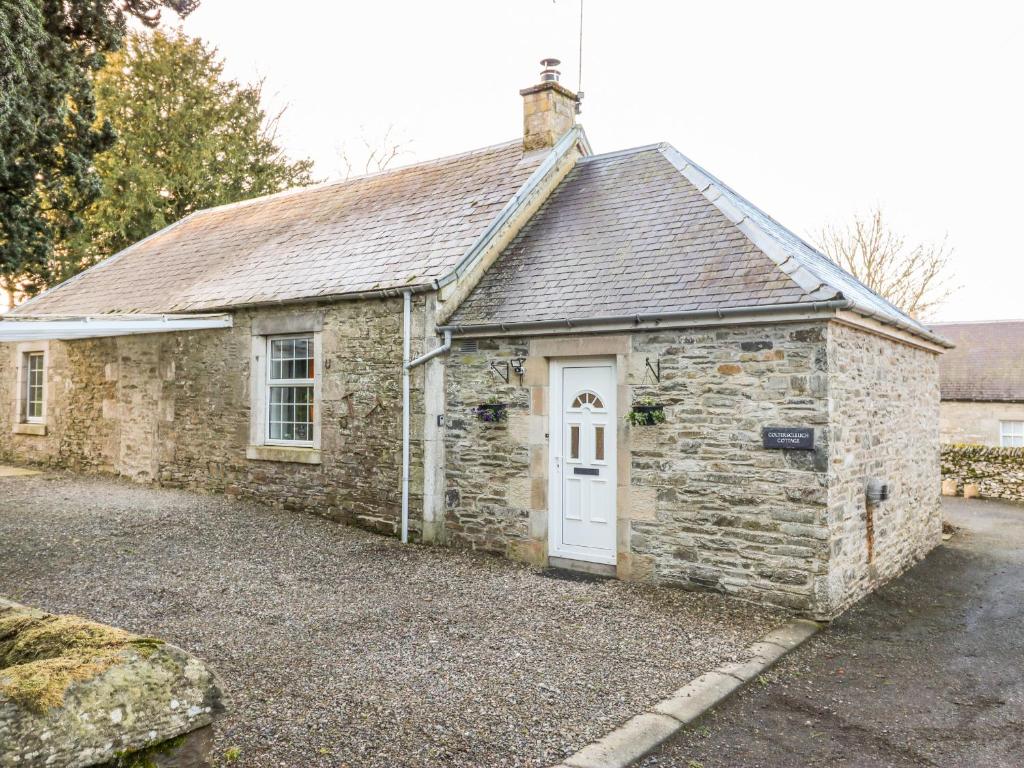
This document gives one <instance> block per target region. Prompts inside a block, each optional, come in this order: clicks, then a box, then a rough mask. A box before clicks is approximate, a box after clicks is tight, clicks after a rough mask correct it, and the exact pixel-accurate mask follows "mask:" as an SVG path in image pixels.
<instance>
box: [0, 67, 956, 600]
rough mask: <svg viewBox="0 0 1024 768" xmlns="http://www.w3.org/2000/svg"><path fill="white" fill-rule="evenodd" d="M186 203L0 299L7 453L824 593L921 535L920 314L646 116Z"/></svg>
mask: <svg viewBox="0 0 1024 768" xmlns="http://www.w3.org/2000/svg"><path fill="white" fill-rule="evenodd" d="M521 93H522V96H523V99H524V134H523V136H522V137H520V138H517V139H515V140H514V141H511V142H508V143H505V144H501V145H497V146H493V147H488V148H485V149H481V150H476V151H473V152H467V153H465V154H462V155H457V156H454V157H448V158H442V159H439V160H434V161H430V162H426V163H420V164H418V165H413V166H410V167H407V168H402V169H399V170H395V171H388V172H384V173H380V174H376V175H373V176H367V177H363V178H358V179H352V180H349V181H345V182H338V183H331V184H325V185H321V186H318V187H313V188H309V189H302V190H296V191H294V192H288V193H284V194H279V195H274V196H270V197H266V198H260V199H256V200H252V201H247V202H243V203H238V204H235V205H230V206H225V207H221V208H214V209H211V210H206V211H199V212H197V213H194V214H192V215H190V216H188V217H187V218H185V219H183V220H182V221H180V222H178V223H176V224H174V225H172V226H170V227H167V228H166V229H164V230H162V231H160V232H157V233H156V234H154V235H152V236H151V237H149V238H147V239H145V240H143V241H141V242H139V243H137V244H135V245H133V246H131V247H130V248H128V249H126V250H124V251H122V252H121V253H119V254H117V255H115V256H113V257H111V258H110V259H108V260H107V261H105V262H103V263H101V264H99V265H97V266H96V267H93V268H92V269H90V270H88V271H86V272H84V273H82V274H81V275H79V276H77V277H75V278H73V279H72V280H70V281H68V282H66V283H64V284H62V285H60V286H57V287H55V288H53V289H51V290H50V291H48V292H46V293H45V294H43V295H42V296H40V297H38V298H36V299H33V300H31V301H29V302H27V303H25V304H24V305H22V306H21V307H19V308H18V309H17V310H16V311H15V312H14V313H13V315H9V316H7V318H6V319H5V320H4V321H3V322H0V340H3V341H6V342H8V343H7V344H6V350H5V351H4V352H3V353H2V354H0V399H2V400H4V401H6V402H8V403H9V404H10V405H9V407H8V408H6V409H4V411H3V413H2V414H0V434H2V437H0V454H2V456H3V458H4V459H6V460H17V461H27V462H39V463H46V464H52V465H55V466H62V467H69V468H72V469H76V470H81V471H90V472H92V471H96V472H111V473H117V474H120V475H124V476H127V477H132V478H136V479H138V480H140V481H147V482H157V483H161V484H164V485H174V486H187V487H196V488H203V489H209V490H214V491H222V492H225V493H230V494H238V495H243V496H251V497H257V498H260V499H263V500H269V501H273V502H275V503H277V504H280V505H282V506H284V507H286V508H289V509H296V510H308V511H312V512H315V513H318V514H321V515H325V516H327V517H330V518H332V519H336V520H340V521H345V522H350V523H353V524H357V525H361V526H365V527H369V528H373V529H376V530H380V531H384V532H387V533H392V534H396V533H398V534H401V535H405V531H406V528H407V529H408V532H409V535H410V537H411V538H413V539H416V540H421V541H424V542H438V543H446V544H451V545H455V546H467V547H475V548H480V549H484V550H489V551H494V552H498V553H502V554H505V555H507V556H510V557H514V558H518V559H522V560H525V561H528V562H531V563H535V564H537V565H545V564H554V565H560V566H564V567H574V568H585V569H591V570H598V571H602V572H606V573H614V574H616V575H618V576H619V577H621V578H627V579H637V580H645V581H652V582H661V583H673V584H678V585H681V586H685V587H689V588H701V589H713V590H718V591H721V592H725V593H728V594H731V595H735V596H737V597H741V598H744V599H748V600H755V601H759V602H764V603H770V604H775V605H781V606H786V607H789V608H792V609H794V610H797V611H801V612H804V613H807V614H810V615H814V616H818V617H829V616H834V615H836V614H837V613H838V612H839V611H841V610H842V609H843V608H845V607H846V606H848V605H849V604H851V603H852V602H854V601H855V600H857V599H858V598H860V597H861V596H863V595H864V594H865V593H867V592H868V591H869V590H871V589H873V588H874V587H876V586H877V585H878V584H881V583H882V582H884V581H885V580H887V579H889V578H891V577H892V576H894V575H896V574H898V573H899V572H900V571H902V570H903V569H905V568H906V567H907V566H909V565H910V564H912V563H913V562H915V560H917V559H918V558H921V557H922V556H924V554H925V553H927V552H928V551H929V550H930V549H931V548H932V547H934V546H935V545H936V544H937V543H938V541H939V540H940V537H941V521H940V513H939V503H938V492H939V441H938V414H939V368H938V366H939V356H940V353H941V352H942V351H943V350H944V349H945V348H946V347H947V346H948V343H947V342H946V341H945V340H944V339H943V338H942V337H940V336H938V335H936V334H934V333H932V332H931V331H930V330H928V329H927V328H925V327H924V326H922V325H921V324H920V323H918V322H916V321H915V320H913V319H911V318H909V317H907V316H905V315H904V314H902V313H901V312H899V311H898V310H897V309H896V308H894V307H893V306H891V305H890V304H888V303H887V302H885V301H884V300H882V299H881V298H879V297H878V296H876V295H874V294H873V293H871V292H870V291H869V290H868V289H866V288H865V287H864V286H863V285H861V284H860V283H858V282H857V281H856V280H854V279H853V278H852V277H851V276H850V275H848V274H846V273H845V272H843V271H842V270H841V269H839V268H838V267H837V266H836V265H835V264H833V263H832V262H830V261H828V260H827V259H826V258H825V257H823V256H822V255H821V254H819V253H818V252H817V251H815V250H814V249H813V248H812V247H810V246H809V245H807V244H806V243H805V242H803V241H802V240H801V239H800V238H798V237H797V236H795V235H794V234H792V233H791V232H790V231H789V230H787V229H785V228H784V227H783V226H782V225H780V224H779V223H777V222H776V221H775V220H773V219H772V218H770V217H769V216H768V215H766V214H765V213H763V212H762V211H761V210H759V209H758V208H756V207H755V206H753V205H752V204H751V203H749V202H748V201H746V200H745V199H744V198H742V197H741V196H739V195H738V194H736V193H735V192H734V191H732V190H731V189H730V188H729V187H727V186H725V185H724V184H723V183H721V182H720V181H718V180H717V179H716V178H714V177H713V176H711V175H710V174H709V173H707V172H706V171H704V170H703V169H702V168H700V167H699V166H697V165H696V164H695V163H693V162H692V161H691V160H689V159H687V158H686V157H684V156H683V155H681V154H680V153H679V152H678V151H676V150H675V149H674V148H673V147H671V146H669V145H667V144H658V145H652V146H647V147H640V148H637V149H630V150H626V151H621V152H611V153H606V154H594V153H593V152H592V151H591V148H590V145H589V143H588V141H587V138H586V135H585V134H584V132H583V130H582V128H581V127H580V126H578V125H576V123H575V114H576V111H577V105H578V99H577V97H576V95H575V94H574V93H572V92H571V91H569V90H568V89H566V88H564V87H563V86H562V85H561V84H560V83H559V82H558V81H557V73H556V72H555V71H553V70H552V69H551V68H550V67H549V68H548V69H547V70H545V72H544V74H543V79H542V82H541V83H540V84H539V85H536V86H533V87H531V88H527V89H525V90H523V91H522V92H521Z"/></svg>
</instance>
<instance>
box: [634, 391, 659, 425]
mask: <svg viewBox="0 0 1024 768" xmlns="http://www.w3.org/2000/svg"><path fill="white" fill-rule="evenodd" d="M626 421H628V422H629V423H630V424H632V425H633V426H634V427H652V426H654V425H655V424H661V423H663V422H664V421H665V406H664V405H662V404H661V403H656V402H654V399H653V398H651V397H643V398H640V399H639V400H637V401H636V402H635V403H633V407H632V408H630V410H629V413H627V414H626Z"/></svg>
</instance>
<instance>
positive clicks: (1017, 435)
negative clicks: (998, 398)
mask: <svg viewBox="0 0 1024 768" xmlns="http://www.w3.org/2000/svg"><path fill="white" fill-rule="evenodd" d="M999 445H1000V446H1002V447H1003V448H1024V421H1000V422H999Z"/></svg>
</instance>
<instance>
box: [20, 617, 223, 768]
mask: <svg viewBox="0 0 1024 768" xmlns="http://www.w3.org/2000/svg"><path fill="white" fill-rule="evenodd" d="M223 708H224V706H223V702H222V697H221V691H220V688H219V686H218V683H217V681H216V679H215V678H214V676H213V673H212V672H210V670H209V669H208V668H207V667H206V666H205V665H204V664H203V663H202V662H201V661H199V660H198V659H196V658H195V657H194V656H190V655H189V654H187V653H185V652H184V651H182V650H181V649H180V648H176V647H174V646H172V645H168V644H166V643H162V642H160V641H158V640H154V639H152V638H143V637H139V636H137V635H132V634H129V633H127V632H124V631H122V630H119V629H115V628H113V627H107V626H104V625H102V624H96V623H94V622H90V621H87V620H84V619H80V618H78V617H75V616H55V615H52V614H47V613H44V612H42V611H36V610H32V609H29V608H25V607H24V606H19V605H17V604H15V603H10V602H7V601H2V600H0V745H3V751H2V754H0V766H4V767H5V768H7V767H11V768H13V767H14V766H19V768H28V767H29V766H90V765H100V764H106V763H109V762H111V761H113V760H114V758H115V757H118V756H120V757H121V758H122V759H127V758H130V756H131V755H132V754H134V753H139V754H140V760H141V759H142V756H143V755H146V756H149V758H150V762H155V763H156V764H158V765H172V764H173V765H177V766H181V768H193V767H194V768H198V767H199V766H205V765H207V764H208V762H207V758H208V756H209V748H210V745H211V740H210V737H209V736H210V731H209V728H208V726H209V725H210V723H211V722H212V720H213V718H214V716H215V715H217V714H218V713H220V712H221V711H223ZM190 735H191V736H190ZM182 737H184V738H182ZM157 758H159V759H157ZM172 758H173V760H174V762H173V763H172V762H170V760H171V759H172ZM147 764H149V763H147Z"/></svg>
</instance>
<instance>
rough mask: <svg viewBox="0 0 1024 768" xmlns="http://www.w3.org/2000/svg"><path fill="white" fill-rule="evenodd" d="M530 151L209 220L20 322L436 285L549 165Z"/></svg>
mask: <svg viewBox="0 0 1024 768" xmlns="http://www.w3.org/2000/svg"><path fill="white" fill-rule="evenodd" d="M522 145H523V142H522V139H516V140H515V141H511V142H508V143H506V144H501V145H497V146H493V147H487V148H484V149H480V150H476V151H473V152H468V153H465V154H461V155H456V156H453V157H446V158H442V159H439V160H434V161H430V162H425V163H419V164H417V165H412V166H408V167H406V168H401V169H397V170H394V171H388V172H384V173H379V174H375V175H371V176H364V177H360V178H356V179H352V180H349V181H344V182H336V183H330V184H323V185H320V186H316V187H308V188H305V189H298V190H293V191H289V192H285V193H281V194H277V195H271V196H269V197H263V198H256V199H254V200H249V201H245V202H242V203H235V204H232V205H227V206H222V207H219V208H210V209H207V210H203V211H199V212H196V213H194V214H192V215H190V216H188V217H186V218H185V219H182V220H181V221H180V222H178V223H177V224H174V225H171V226H170V227H167V228H165V229H163V230H161V231H159V232H157V233H155V234H154V235H152V236H150V237H149V238H147V239H145V240H142V241H140V242H138V243H136V244H134V245H132V246H131V247H129V248H127V249H125V250H123V251H121V252H120V253H119V254H116V255H114V256H113V257H111V258H109V259H107V260H106V261H104V262H101V263H100V264H98V265H97V266H95V267H93V268H92V269H89V270H87V271H86V272H83V273H82V274H80V275H78V276H77V277H75V278H72V280H70V281H68V282H66V283H64V284H62V285H60V286H57V287H56V288H54V289H52V290H50V291H48V292H46V293H45V294H43V295H42V296H40V297H38V298H37V299H35V300H33V301H30V302H26V303H25V304H23V305H22V306H21V307H19V309H18V310H17V312H18V313H20V314H33V315H35V314H48V315H85V314H100V313H126V312H129V313H130V312H139V313H164V312H198V311H204V310H212V309H222V308H230V307H234V306H240V305H245V304H255V303H264V302H287V301H294V300H297V299H309V298H316V297H327V296H335V295H339V294H349V293H359V292H362V291H371V290H378V289H388V288H401V287H407V286H411V285H418V284H425V283H429V282H430V281H431V280H432V279H434V278H436V277H439V276H442V275H445V274H446V273H447V272H449V271H450V270H451V269H452V268H453V267H454V266H455V265H456V264H457V263H458V261H459V260H460V258H461V257H462V256H463V255H464V254H465V253H466V251H467V250H468V248H469V247H470V246H471V245H472V244H473V243H474V241H475V240H476V239H477V237H478V236H479V235H480V234H481V233H482V232H483V231H484V230H485V229H486V228H487V226H488V225H489V224H490V223H491V221H492V220H493V219H494V218H495V217H496V216H497V215H498V213H499V212H500V211H501V210H502V208H503V207H504V206H505V204H506V203H507V202H508V201H509V199H510V198H511V197H512V196H513V195H514V194H515V193H516V191H517V190H518V189H519V188H520V187H521V186H522V185H523V184H524V182H525V181H526V180H527V179H528V178H529V176H530V174H531V173H532V172H533V171H534V170H535V169H536V168H537V167H538V166H539V165H540V164H541V163H542V162H543V160H544V158H545V157H546V155H547V152H546V151H544V150H541V151H538V152H531V153H529V154H526V155H524V154H523V149H522Z"/></svg>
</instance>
